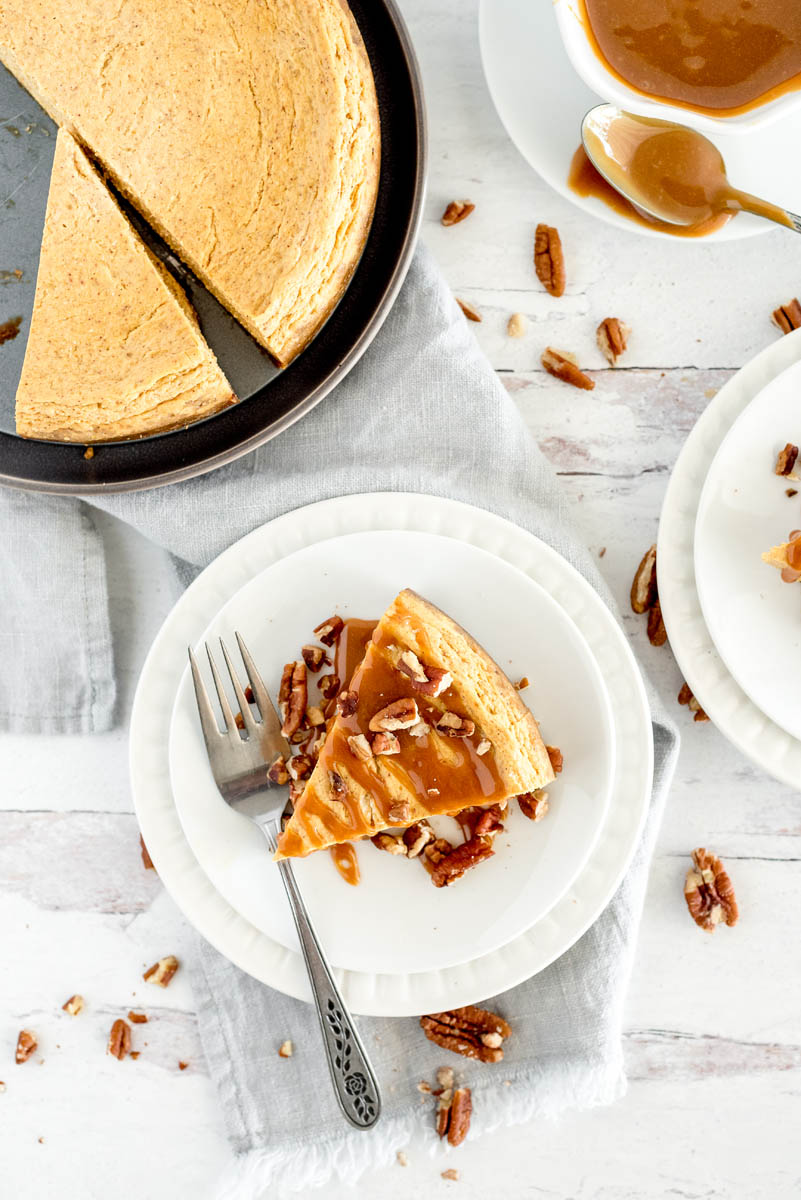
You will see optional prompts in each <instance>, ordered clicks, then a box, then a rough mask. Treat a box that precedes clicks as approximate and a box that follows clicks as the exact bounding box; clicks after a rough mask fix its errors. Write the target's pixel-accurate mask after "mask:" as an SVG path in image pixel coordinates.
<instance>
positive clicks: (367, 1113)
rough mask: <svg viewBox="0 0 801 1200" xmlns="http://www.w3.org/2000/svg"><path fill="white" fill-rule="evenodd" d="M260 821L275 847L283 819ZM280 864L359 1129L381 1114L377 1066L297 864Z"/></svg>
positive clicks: (340, 1096) (343, 1093) (347, 1107)
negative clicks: (314, 919) (325, 947)
mask: <svg viewBox="0 0 801 1200" xmlns="http://www.w3.org/2000/svg"><path fill="white" fill-rule="evenodd" d="M256 824H257V825H258V826H259V829H261V831H262V833H263V834H264V836H265V838H266V839H267V842H268V844H269V846H270V849H271V850H272V851H273V852H274V851H275V847H276V840H277V836H278V823H277V822H276V821H274V820H266V819H265V820H259V819H258V818H257V819H256ZM277 865H278V870H279V871H280V872H281V878H282V880H283V883H284V887H285V888H286V894H287V897H288V899H289V906H290V908H291V909H292V916H293V917H294V919H295V927H296V929H297V931H298V938H299V939H300V948H301V950H302V951H303V958H304V960H305V962H306V969H307V971H308V973H309V982H310V984H311V989H312V994H313V995H314V1002H315V1005H316V1007H317V1015H318V1017H319V1019H320V1029H321V1031H322V1035H323V1044H324V1045H325V1053H326V1057H327V1059H328V1069H329V1071H330V1072H331V1079H332V1082H333V1084H334V1091H335V1092H336V1097H337V1100H338V1101H339V1105H340V1108H341V1109H342V1111H343V1113H344V1114H345V1116H346V1117H347V1119H348V1120H349V1121H350V1123H351V1125H354V1126H355V1127H356V1128H357V1129H372V1127H373V1125H375V1123H376V1121H377V1120H378V1118H379V1116H380V1115H381V1096H380V1094H379V1091H378V1083H377V1082H376V1077H375V1074H374V1072H373V1068H372V1067H371V1065H370V1060H369V1059H368V1057H367V1052H366V1050H365V1048H364V1046H363V1045H362V1041H361V1038H360V1037H359V1035H358V1033H357V1032H356V1028H355V1026H354V1024H353V1021H352V1019H351V1015H350V1013H349V1012H348V1010H347V1008H346V1006H345V1002H344V1000H343V999H342V996H341V995H340V992H339V988H338V987H337V985H336V983H335V982H334V977H333V975H332V974H331V968H330V967H329V965H328V962H327V960H326V957H325V955H324V954H323V952H322V950H321V948H320V943H319V942H318V941H317V936H316V934H315V932H314V929H313V927H312V924H311V922H310V920H309V914H308V913H307V911H306V905H305V904H304V903H303V897H302V896H301V894H300V891H299V889H298V885H297V883H296V881H295V874H294V871H293V870H292V864H291V863H290V862H288V861H287V860H286V859H282V860H281V862H279V863H278V864H277Z"/></svg>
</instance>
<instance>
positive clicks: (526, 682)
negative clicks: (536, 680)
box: [515, 675, 531, 692]
mask: <svg viewBox="0 0 801 1200" xmlns="http://www.w3.org/2000/svg"><path fill="white" fill-rule="evenodd" d="M530 686H531V680H530V679H529V677H528V675H522V676H521V677H520V679H518V681H517V683H516V684H515V687H516V689H517V690H518V692H523V691H525V689H526V688H527V687H530Z"/></svg>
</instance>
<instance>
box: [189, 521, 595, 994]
mask: <svg viewBox="0 0 801 1200" xmlns="http://www.w3.org/2000/svg"><path fill="white" fill-rule="evenodd" d="M404 587H411V588H413V589H414V590H415V591H417V592H419V593H420V594H421V595H423V596H425V597H426V599H428V600H431V601H432V602H433V603H435V604H436V605H438V606H439V607H440V608H442V609H443V611H445V612H447V613H448V614H449V615H450V616H452V617H453V618H454V619H455V620H456V621H458V622H459V624H460V625H462V626H463V627H464V628H465V629H468V630H469V631H470V633H471V634H472V635H473V636H474V637H476V638H477V640H478V641H479V642H480V643H481V644H482V645H483V646H484V648H485V649H486V650H487V651H488V653H489V654H490V655H491V657H492V658H494V659H495V661H496V662H498V663H499V664H500V665H501V666H502V667H503V669H504V670H505V671H506V672H507V674H508V675H509V676H510V678H512V679H520V678H522V677H523V676H524V675H525V676H527V677H528V678H529V679H530V680H531V683H530V686H529V687H528V688H526V690H525V692H524V693H523V694H522V696H523V699H524V700H525V701H526V702H527V703H528V705H529V706H530V707H531V709H532V710H533V711H534V712H535V713H536V714H537V717H538V719H539V720H540V722H541V724H542V730H543V736H544V737H545V740H546V741H548V742H550V743H552V744H556V745H558V746H559V747H560V749H561V750H562V753H563V755H564V760H565V769H564V772H563V774H562V775H560V776H559V778H558V780H557V781H556V783H554V784H553V785H552V786H550V787H549V795H550V811H549V813H548V815H547V817H546V818H545V819H544V820H543V821H539V822H536V823H533V822H531V821H529V820H527V818H526V817H525V816H524V815H523V814H522V813H521V812H520V810H519V807H518V806H517V805H516V804H515V803H514V802H512V803H511V804H510V806H509V816H508V820H507V821H506V822H505V830H504V833H503V834H501V835H499V836H498V837H497V838H496V839H495V856H494V857H493V858H491V859H490V860H489V861H488V862H486V863H482V865H481V867H480V868H478V869H476V870H474V871H469V872H468V873H467V874H466V875H465V876H464V878H463V879H461V880H459V882H458V884H455V885H454V886H453V887H450V888H433V887H432V885H431V880H430V877H429V875H428V873H427V872H426V871H423V870H422V869H421V867H420V864H419V863H410V862H409V861H408V860H404V859H401V858H397V857H395V856H393V855H389V854H384V853H381V851H379V850H377V849H376V847H375V846H373V845H372V844H371V843H370V842H369V841H366V842H362V843H360V844H359V845H358V846H357V857H358V859H359V869H360V873H361V883H360V884H359V886H358V887H352V886H349V885H348V884H347V883H346V882H345V881H344V880H343V879H342V877H341V876H340V875H339V873H338V872H337V870H336V867H335V866H334V863H333V861H332V859H331V856H330V854H328V853H322V854H312V855H310V856H309V857H308V858H306V859H301V860H298V861H296V862H295V873H296V877H297V879H298V882H299V884H300V886H301V889H302V891H303V896H304V899H305V900H306V903H307V905H308V907H309V911H310V913H311V917H312V920H313V922H314V925H315V928H316V930H317V933H318V935H319V937H320V940H321V942H322V944H323V945H324V946H325V948H326V953H327V955H328V957H329V960H330V961H331V963H332V964H333V965H334V966H336V967H344V968H347V969H348V970H351V971H370V970H373V971H381V972H387V973H389V974H396V975H397V974H407V973H409V972H416V971H430V970H433V969H436V968H438V967H451V966H456V965H458V964H459V963H463V962H468V961H469V960H470V959H472V958H476V957H478V956H479V955H483V954H488V953H490V952H491V951H493V950H496V949H497V948H498V947H499V946H503V945H505V944H506V943H507V942H510V941H512V940H513V939H514V938H516V937H517V936H518V935H519V934H521V933H523V932H524V931H525V930H526V929H529V928H530V927H531V926H532V925H533V924H534V923H535V922H536V921H538V920H540V918H541V917H542V916H544V915H545V913H546V912H548V910H549V909H551V908H553V906H554V904H556V902H557V901H558V900H559V899H561V897H562V896H563V895H564V894H565V892H566V891H567V890H568V888H569V887H570V885H571V884H572V883H573V880H574V879H575V878H576V876H577V875H578V873H579V872H580V870H581V869H582V867H583V866H584V864H585V863H586V861H587V858H588V857H589V854H590V851H591V850H592V847H593V845H594V844H595V842H596V840H597V838H598V834H599V832H600V829H601V825H602V823H603V819H604V817H605V815H606V810H607V807H608V804H609V793H610V789H611V786H612V778H613V774H614V736H613V732H612V719H611V713H610V708H609V697H608V695H607V692H606V688H605V687H604V683H603V679H602V677H601V673H600V671H599V669H598V666H597V664H596V662H595V659H594V658H593V656H592V653H591V652H590V649H589V647H588V646H587V643H586V642H585V641H584V639H583V638H582V636H581V634H580V633H579V632H578V630H577V629H576V626H575V625H574V624H573V622H572V621H571V620H570V617H569V616H568V615H567V613H566V612H565V611H564V609H563V608H560V607H559V605H558V604H557V603H556V601H555V600H552V599H551V597H550V596H549V595H548V593H547V592H545V591H543V589H542V588H541V587H539V585H538V584H536V583H535V582H534V581H533V580H532V579H529V578H528V576H527V575H524V574H523V573H522V571H518V570H517V569H516V568H515V567H512V566H509V564H508V563H505V562H502V561H501V559H499V558H496V557H495V556H494V555H491V554H488V553H487V552H486V551H485V550H479V549H477V548H476V547H475V546H468V545H465V544H464V543H462V542H457V541H454V540H453V539H452V538H443V537H438V536H436V535H434V534H428V533H413V532H405V531H401V530H388V531H383V532H380V533H379V532H374V531H369V532H363V533H354V534H347V535H345V536H344V537H338V538H332V539H330V540H329V541H325V542H319V543H317V544H316V545H314V546H309V547H307V548H306V549H305V550H299V551H297V553H295V554H292V555H289V557H287V558H284V559H281V560H280V561H279V562H277V563H274V564H273V565H272V566H270V567H267V568H266V569H265V570H264V571H261V572H260V573H259V574H258V575H257V576H256V577H255V578H254V579H252V580H251V581H250V582H249V583H247V584H246V585H245V586H244V587H243V588H241V589H240V591H239V592H237V594H236V595H235V596H234V597H233V598H232V599H231V600H229V601H228V603H227V604H226V605H225V606H224V607H223V609H222V610H221V611H220V612H219V613H218V614H217V615H216V616H215V618H214V620H213V621H212V622H211V624H210V625H209V627H208V628H207V629H206V631H205V632H204V634H203V637H202V639H201V642H204V641H208V642H209V644H210V645H212V646H214V645H216V644H217V639H218V638H219V637H223V638H224V639H225V641H226V643H227V644H228V645H230V646H232V647H233V646H235V641H234V637H233V633H234V630H239V631H240V632H241V634H242V636H243V637H244V639H245V642H246V643H247V646H248V649H249V650H250V652H251V654H252V655H253V656H254V659H255V661H256V663H257V664H258V666H259V670H260V672H261V674H262V677H263V678H264V679H265V681H266V682H267V686H268V687H270V688H271V691H272V692H273V694H274V695H275V694H276V693H277V690H278V683H279V681H280V679H281V670H282V667H283V665H284V663H285V662H287V661H288V660H291V659H295V658H297V657H298V656H299V655H300V648H301V646H302V645H303V644H304V643H306V642H309V641H314V637H313V633H312V631H313V629H314V628H315V626H317V625H319V624H320V622H321V621H323V620H324V619H325V618H326V617H329V616H331V614H332V613H338V614H339V615H340V616H342V617H361V618H372V617H375V618H378V617H379V616H380V615H381V613H382V612H383V611H384V609H385V608H386V607H387V606H388V605H389V604H390V603H391V601H392V600H393V599H394V597H395V596H396V595H397V593H398V592H399V591H401V590H402V589H403V588H404ZM201 648H202V647H201ZM209 682H210V681H209ZM231 699H232V702H233V695H232V696H231ZM170 778H171V782H172V790H173V796H174V797H175V804H176V807H177V809H178V815H179V817H180V820H181V825H182V826H183V830H184V833H185V834H186V837H187V840H188V841H189V845H190V846H191V848H192V850H193V852H194V854H195V856H196V858H197V860H198V862H199V863H200V865H201V867H202V868H203V870H204V871H205V872H206V874H207V875H208V877H209V879H210V880H211V882H212V884H213V885H214V887H215V888H216V889H217V891H218V892H219V893H220V895H221V896H223V897H224V898H225V899H226V900H227V901H228V902H229V904H230V905H231V906H232V908H234V909H236V911H237V912H238V913H241V915H242V916H243V917H245V919H246V920H248V921H250V922H251V924H253V925H254V926H255V927H256V928H257V929H260V930H261V931H262V932H263V933H265V934H267V936H268V937H270V938H273V939H274V940H275V941H277V942H279V943H280V944H281V945H282V946H286V947H287V949H289V950H294V951H296V952H299V944H298V939H297V934H296V931H295V927H294V923H293V920H292V914H291V912H290V909H289V905H288V904H287V903H286V898H285V896H284V889H283V885H282V883H281V879H280V876H279V874H278V871H277V870H276V869H275V867H274V866H273V864H272V863H271V861H270V858H269V853H268V851H267V847H266V845H265V842H264V838H263V836H262V834H261V832H260V830H259V829H257V828H256V827H255V825H253V823H252V822H251V821H249V820H248V819H247V818H246V817H243V816H241V815H239V814H238V813H235V812H233V811H232V810H231V809H229V808H228V806H227V805H226V804H225V802H224V801H223V800H222V798H221V797H220V794H219V792H218V790H217V787H216V785H215V783H214V780H213V778H212V775H211V770H210V768H209V764H208V760H207V758H206V753H205V747H204V744H203V737H202V734H201V730H200V722H199V720H198V715H197V706H196V704H195V695H194V688H193V686H192V680H191V676H190V672H189V668H188V666H187V669H186V671H185V672H184V676H183V679H182V681H181V686H180V687H179V689H178V694H177V697H176V702H175V708H174V710H173V719H172V725H171V730H170ZM435 826H436V827H437V832H438V833H440V834H443V835H444V836H448V833H450V834H451V836H452V837H454V840H457V841H458V840H460V839H459V838H458V826H457V825H456V822H455V821H452V820H451V819H450V818H439V819H438V822H435ZM448 826H450V827H451V828H448ZM454 835H456V836H454ZM410 928H412V929H414V937H411V938H410V937H409V936H408V931H409V929H410Z"/></svg>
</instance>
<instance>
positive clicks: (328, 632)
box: [314, 616, 345, 646]
mask: <svg viewBox="0 0 801 1200" xmlns="http://www.w3.org/2000/svg"><path fill="white" fill-rule="evenodd" d="M344 628H345V622H344V621H343V620H342V617H337V616H333V617H329V618H328V620H327V621H323V622H321V624H319V625H318V626H317V628H316V629H315V631H314V636H315V637H316V638H317V641H318V642H322V643H323V645H324V646H333V644H334V642H336V641H338V640H339V636H340V634H341V633H342V630H343V629H344Z"/></svg>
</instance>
